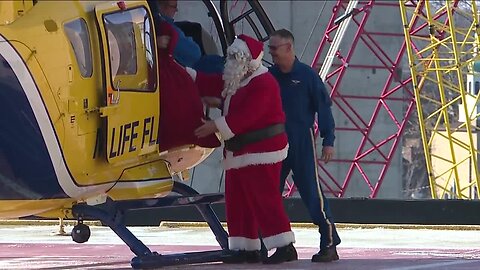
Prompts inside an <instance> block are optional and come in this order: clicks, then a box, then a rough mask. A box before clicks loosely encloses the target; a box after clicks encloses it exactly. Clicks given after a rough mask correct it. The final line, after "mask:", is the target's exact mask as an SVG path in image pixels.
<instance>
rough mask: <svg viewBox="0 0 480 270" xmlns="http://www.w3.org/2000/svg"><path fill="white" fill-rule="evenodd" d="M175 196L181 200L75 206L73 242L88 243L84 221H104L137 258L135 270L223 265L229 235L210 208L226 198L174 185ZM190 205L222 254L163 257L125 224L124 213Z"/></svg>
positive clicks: (133, 260) (173, 197) (141, 200)
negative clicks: (170, 266)
mask: <svg viewBox="0 0 480 270" xmlns="http://www.w3.org/2000/svg"><path fill="white" fill-rule="evenodd" d="M173 192H175V193H178V194H180V196H167V197H163V198H158V199H138V200H125V201H113V200H107V201H106V202H105V203H103V204H101V205H95V206H92V205H87V204H85V203H82V204H77V205H74V206H73V207H72V213H73V215H74V216H75V217H76V218H77V219H78V221H79V223H78V224H77V225H76V226H75V227H74V229H73V231H72V238H73V239H74V241H75V242H77V243H83V242H86V241H88V238H89V237H90V229H89V228H88V226H86V225H85V224H83V220H100V221H101V222H102V224H104V225H106V226H108V227H110V229H111V230H112V231H113V232H115V234H117V235H118V237H120V239H122V241H123V242H124V243H125V244H126V245H127V246H128V247H129V248H130V250H131V251H132V252H133V253H134V254H135V255H136V257H134V258H132V260H131V262H130V264H131V266H132V268H134V269H152V268H158V267H162V266H168V265H181V264H193V263H207V262H216V261H221V260H222V258H223V256H224V254H225V252H224V251H225V250H227V249H228V234H227V232H226V231H225V229H224V228H223V227H222V225H221V223H220V221H219V220H218V217H217V216H216V214H215V212H214V211H213V209H212V208H211V206H210V204H211V203H214V202H220V201H222V200H223V199H224V196H223V194H221V193H212V194H199V193H198V192H197V191H195V190H194V189H193V188H191V187H189V186H187V185H185V184H183V183H180V182H174V186H173ZM187 205H195V207H196V208H197V209H198V211H199V212H200V214H201V215H202V217H203V218H204V220H205V221H206V222H207V223H208V225H209V226H210V229H211V230H212V232H213V234H214V235H215V238H216V240H217V242H218V243H219V245H220V247H221V249H220V250H216V251H204V252H189V253H180V254H169V255H161V254H159V253H157V252H152V251H151V250H150V249H149V248H148V247H147V246H146V245H145V244H144V243H143V242H142V241H140V240H139V239H138V238H137V237H136V236H135V235H134V234H133V233H132V232H131V231H130V230H129V229H128V228H127V227H126V226H125V223H124V222H123V213H124V211H125V210H135V209H147V208H162V207H179V206H187Z"/></svg>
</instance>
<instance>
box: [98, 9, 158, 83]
mask: <svg viewBox="0 0 480 270" xmlns="http://www.w3.org/2000/svg"><path fill="white" fill-rule="evenodd" d="M103 22H104V24H105V30H106V33H107V40H108V51H109V59H110V72H111V77H112V83H113V86H114V89H117V88H120V89H122V90H140V91H154V90H155V88H156V72H155V66H156V65H155V61H156V56H155V50H152V48H155V47H154V43H153V42H154V40H153V35H152V33H153V30H152V29H153V25H152V23H151V20H150V17H149V14H148V12H147V10H146V9H145V8H135V9H131V10H127V11H120V12H115V13H111V14H107V15H104V17H103Z"/></svg>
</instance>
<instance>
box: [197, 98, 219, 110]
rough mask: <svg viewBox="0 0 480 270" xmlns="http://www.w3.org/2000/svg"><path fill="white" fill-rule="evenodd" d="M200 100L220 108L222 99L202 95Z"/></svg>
mask: <svg viewBox="0 0 480 270" xmlns="http://www.w3.org/2000/svg"><path fill="white" fill-rule="evenodd" d="M202 101H203V103H205V104H207V106H208V107H211V108H220V106H221V105H222V100H221V99H219V98H217V97H202Z"/></svg>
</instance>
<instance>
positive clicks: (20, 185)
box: [0, 41, 68, 200]
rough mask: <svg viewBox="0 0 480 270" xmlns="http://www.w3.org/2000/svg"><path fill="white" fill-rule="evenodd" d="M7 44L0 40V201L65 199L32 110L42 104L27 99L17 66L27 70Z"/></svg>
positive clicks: (39, 101)
mask: <svg viewBox="0 0 480 270" xmlns="http://www.w3.org/2000/svg"><path fill="white" fill-rule="evenodd" d="M7 43H8V42H6V41H4V42H0V186H1V187H2V188H0V200H2V199H18V200H24V199H29V200H32V199H34V200H38V199H53V198H67V197H68V196H67V195H66V194H65V192H64V191H63V189H62V187H61V186H60V185H59V182H58V179H57V176H56V173H55V169H54V166H53V163H52V160H51V157H50V154H49V151H48V149H47V146H46V143H45V139H44V136H43V135H42V132H41V130H40V127H39V121H38V120H37V117H36V115H35V113H34V110H33V109H32V106H36V105H42V106H43V104H42V102H41V100H37V101H36V102H35V103H34V102H33V101H32V102H31V100H29V98H28V96H27V94H26V91H25V89H24V86H25V85H28V83H27V82H26V81H25V77H26V76H25V75H26V74H25V73H22V70H21V69H20V68H19V67H20V65H23V67H24V70H23V72H28V70H27V69H26V66H25V63H24V62H23V60H22V59H21V58H20V56H19V55H18V54H17V53H16V51H14V50H13V51H12V49H13V48H12V47H11V46H10V47H7V45H8V44H7ZM9 49H10V50H9ZM30 85H33V86H34V87H35V84H34V83H33V84H32V82H30ZM35 89H36V88H35ZM32 104H35V105H32Z"/></svg>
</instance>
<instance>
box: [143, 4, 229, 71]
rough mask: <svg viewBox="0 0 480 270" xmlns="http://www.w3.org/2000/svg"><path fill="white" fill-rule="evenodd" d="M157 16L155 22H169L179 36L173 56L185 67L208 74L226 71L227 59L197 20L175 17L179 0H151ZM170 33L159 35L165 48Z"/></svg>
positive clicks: (159, 41) (153, 10)
mask: <svg viewBox="0 0 480 270" xmlns="http://www.w3.org/2000/svg"><path fill="white" fill-rule="evenodd" d="M148 3H149V4H150V7H151V9H152V13H153V15H154V23H155V24H159V23H161V22H166V23H168V24H169V25H171V26H172V27H173V29H174V30H175V32H176V35H177V36H178V41H177V44H176V46H175V48H174V50H173V57H174V59H175V60H176V61H177V62H178V63H179V64H180V65H182V66H184V67H191V68H193V69H195V70H200V71H203V72H208V73H219V72H221V71H223V66H224V63H225V61H224V58H223V57H222V56H220V55H218V53H217V48H216V46H215V43H214V41H213V39H212V37H211V36H210V35H209V34H208V33H207V32H206V31H205V30H203V28H202V25H201V24H199V23H196V22H190V21H180V22H176V21H175V20H174V16H175V14H176V13H177V11H178V1H177V0H167V1H165V0H163V1H161V0H160V1H159V0H149V1H148ZM170 39H171V36H168V35H157V42H158V43H160V44H161V46H162V47H166V45H167V44H168V43H169V40H170Z"/></svg>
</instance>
